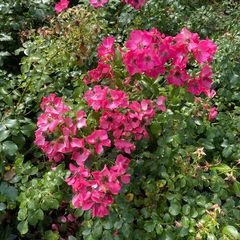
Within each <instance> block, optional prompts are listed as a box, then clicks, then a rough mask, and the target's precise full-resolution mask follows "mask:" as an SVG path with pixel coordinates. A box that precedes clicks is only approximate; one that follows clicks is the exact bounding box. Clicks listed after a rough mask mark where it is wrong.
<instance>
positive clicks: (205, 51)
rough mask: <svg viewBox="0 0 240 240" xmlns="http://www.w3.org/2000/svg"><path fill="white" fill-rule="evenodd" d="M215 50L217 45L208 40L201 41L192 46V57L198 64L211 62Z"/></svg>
mask: <svg viewBox="0 0 240 240" xmlns="http://www.w3.org/2000/svg"><path fill="white" fill-rule="evenodd" d="M216 50H217V45H216V44H215V43H214V42H213V41H211V40H209V39H207V40H201V41H200V42H199V43H198V44H196V45H194V46H193V49H192V51H193V55H194V57H195V58H196V60H197V61H198V62H199V63H200V64H202V63H205V62H206V61H208V62H212V55H213V54H214V53H215V52H216Z"/></svg>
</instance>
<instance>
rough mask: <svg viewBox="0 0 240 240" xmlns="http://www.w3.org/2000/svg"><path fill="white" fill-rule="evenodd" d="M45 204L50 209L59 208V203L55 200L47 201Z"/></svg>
mask: <svg viewBox="0 0 240 240" xmlns="http://www.w3.org/2000/svg"><path fill="white" fill-rule="evenodd" d="M45 204H46V206H47V207H48V208H50V209H57V208H58V207H59V202H58V200H57V199H55V198H51V199H47V201H46V203H45Z"/></svg>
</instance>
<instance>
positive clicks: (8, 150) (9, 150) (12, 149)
mask: <svg viewBox="0 0 240 240" xmlns="http://www.w3.org/2000/svg"><path fill="white" fill-rule="evenodd" d="M2 150H3V152H4V153H5V154H7V155H9V156H14V155H15V154H16V152H17V150H18V146H17V145H16V144H15V143H14V142H12V141H5V142H4V143H3V144H2Z"/></svg>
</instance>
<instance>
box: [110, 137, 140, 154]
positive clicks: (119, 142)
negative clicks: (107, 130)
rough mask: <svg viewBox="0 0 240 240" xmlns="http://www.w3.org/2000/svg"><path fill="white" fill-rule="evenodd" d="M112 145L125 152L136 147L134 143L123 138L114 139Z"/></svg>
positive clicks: (129, 152)
mask: <svg viewBox="0 0 240 240" xmlns="http://www.w3.org/2000/svg"><path fill="white" fill-rule="evenodd" d="M114 145H115V147H116V149H118V150H122V151H124V152H125V153H128V154H131V152H132V151H134V150H135V149H136V147H135V145H134V144H132V143H130V142H129V141H127V140H125V139H115V141H114Z"/></svg>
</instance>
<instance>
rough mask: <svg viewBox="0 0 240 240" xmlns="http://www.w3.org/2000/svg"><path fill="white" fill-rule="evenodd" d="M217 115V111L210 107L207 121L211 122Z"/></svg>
mask: <svg viewBox="0 0 240 240" xmlns="http://www.w3.org/2000/svg"><path fill="white" fill-rule="evenodd" d="M217 115H218V111H217V108H216V107H212V108H211V109H210V112H209V114H208V121H212V120H213V119H214V118H216V117H217Z"/></svg>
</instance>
